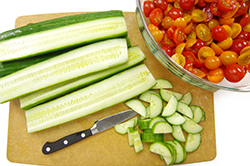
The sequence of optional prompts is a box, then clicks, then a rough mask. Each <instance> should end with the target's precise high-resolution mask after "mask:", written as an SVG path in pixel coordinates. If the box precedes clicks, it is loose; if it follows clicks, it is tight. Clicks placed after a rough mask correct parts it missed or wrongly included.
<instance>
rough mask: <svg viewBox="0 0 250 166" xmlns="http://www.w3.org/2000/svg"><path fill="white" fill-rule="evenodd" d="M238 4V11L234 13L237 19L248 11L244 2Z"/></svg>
mask: <svg viewBox="0 0 250 166" xmlns="http://www.w3.org/2000/svg"><path fill="white" fill-rule="evenodd" d="M238 2H239V9H238V10H237V12H236V13H235V17H238V16H240V15H243V14H245V13H247V10H248V5H247V3H246V2H244V1H238Z"/></svg>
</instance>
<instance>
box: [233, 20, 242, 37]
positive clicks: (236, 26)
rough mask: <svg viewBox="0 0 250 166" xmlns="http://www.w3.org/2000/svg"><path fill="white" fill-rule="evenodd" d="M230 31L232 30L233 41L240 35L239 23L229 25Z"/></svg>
mask: <svg viewBox="0 0 250 166" xmlns="http://www.w3.org/2000/svg"><path fill="white" fill-rule="evenodd" d="M231 29H232V38H233V39H234V38H236V37H237V36H238V35H239V34H240V32H241V30H242V27H241V25H240V24H239V23H233V24H232V25H231Z"/></svg>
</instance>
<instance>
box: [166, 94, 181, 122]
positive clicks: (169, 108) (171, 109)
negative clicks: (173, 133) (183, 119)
mask: <svg viewBox="0 0 250 166" xmlns="http://www.w3.org/2000/svg"><path fill="white" fill-rule="evenodd" d="M177 106H178V100H177V98H176V97H175V95H172V96H171V98H170V100H169V102H168V103H167V105H166V106H165V107H164V108H163V111H162V116H165V117H169V116H171V115H173V114H174V113H175V112H176V110H177Z"/></svg>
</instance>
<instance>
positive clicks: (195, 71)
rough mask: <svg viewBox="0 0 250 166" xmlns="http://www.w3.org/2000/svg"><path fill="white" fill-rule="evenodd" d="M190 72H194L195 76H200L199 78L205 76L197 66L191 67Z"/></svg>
mask: <svg viewBox="0 0 250 166" xmlns="http://www.w3.org/2000/svg"><path fill="white" fill-rule="evenodd" d="M192 73H193V74H195V75H196V76H198V77H200V78H204V77H205V76H206V74H205V73H204V72H203V71H202V70H200V69H198V68H193V72H192Z"/></svg>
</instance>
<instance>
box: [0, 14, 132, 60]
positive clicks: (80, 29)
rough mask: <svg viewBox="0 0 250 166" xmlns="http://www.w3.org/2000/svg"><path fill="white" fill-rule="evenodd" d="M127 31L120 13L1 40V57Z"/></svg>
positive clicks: (27, 54)
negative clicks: (118, 15)
mask: <svg viewBox="0 0 250 166" xmlns="http://www.w3.org/2000/svg"><path fill="white" fill-rule="evenodd" d="M126 34H127V27H126V22H125V19H124V17H122V16H121V17H110V18H103V19H97V20H91V21H87V22H80V23H75V24H71V25H67V26H63V27H58V28H55V29H51V30H46V31H41V32H36V33H33V34H28V35H24V36H20V37H17V38H13V39H11V40H5V41H1V42H0V61H2V62H3V61H10V60H16V59H21V58H26V57H30V56H36V55H40V54H42V53H47V52H51V51H56V50H61V49H64V48H68V47H72V46H77V45H82V44H86V43H91V42H94V41H98V40H102V39H107V38H114V37H122V36H125V35H126Z"/></svg>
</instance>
